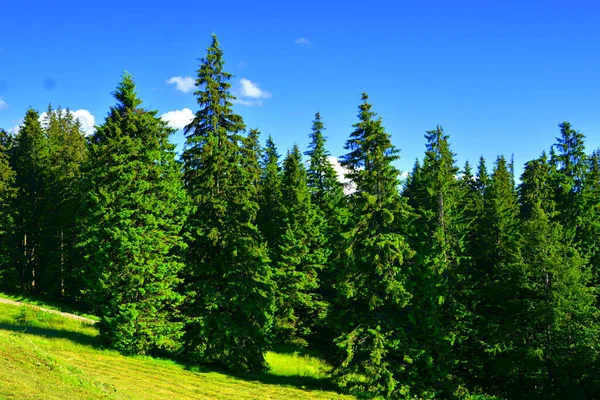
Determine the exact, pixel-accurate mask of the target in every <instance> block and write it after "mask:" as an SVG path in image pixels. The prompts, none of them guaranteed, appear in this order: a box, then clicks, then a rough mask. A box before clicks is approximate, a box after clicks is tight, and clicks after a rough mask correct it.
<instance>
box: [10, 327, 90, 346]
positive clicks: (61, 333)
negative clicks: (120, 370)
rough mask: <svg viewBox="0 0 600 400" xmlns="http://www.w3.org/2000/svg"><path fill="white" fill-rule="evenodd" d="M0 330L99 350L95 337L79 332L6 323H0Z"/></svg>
mask: <svg viewBox="0 0 600 400" xmlns="http://www.w3.org/2000/svg"><path fill="white" fill-rule="evenodd" d="M0 329H2V330H5V331H12V332H20V333H27V334H30V335H36V336H42V337H45V338H49V339H68V340H70V341H72V342H75V343H79V344H82V345H84V346H90V347H93V348H97V349H98V348H101V346H100V341H99V340H98V338H97V337H93V336H90V335H86V334H83V333H79V332H72V331H66V330H58V329H50V328H41V327H37V326H31V325H14V324H7V323H0Z"/></svg>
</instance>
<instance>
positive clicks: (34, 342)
mask: <svg viewBox="0 0 600 400" xmlns="http://www.w3.org/2000/svg"><path fill="white" fill-rule="evenodd" d="M97 335H98V332H97V329H96V328H95V327H94V326H93V325H90V324H86V323H84V322H80V321H75V320H71V319H68V318H65V317H62V316H59V315H55V314H50V313H48V312H44V311H42V310H40V309H39V308H36V307H30V306H15V305H9V304H0V382H1V384H0V399H1V400H5V399H61V400H63V399H351V398H352V397H350V396H343V395H340V394H338V393H336V392H335V387H334V386H333V385H332V384H331V382H330V381H329V379H328V372H329V367H328V366H327V364H325V363H324V362H323V361H321V360H319V359H318V358H316V357H314V356H311V355H307V354H301V353H298V352H292V351H286V352H270V353H268V354H267V360H268V362H269V365H270V371H269V372H268V373H266V374H262V375H254V376H237V377H236V376H230V375H226V374H223V373H219V372H215V371H207V370H202V369H196V368H187V367H185V366H182V365H180V364H178V363H176V362H174V361H170V360H161V359H155V358H151V357H126V356H123V355H121V354H119V353H118V352H115V351H112V350H106V349H103V348H101V346H100V344H99V341H98V339H97Z"/></svg>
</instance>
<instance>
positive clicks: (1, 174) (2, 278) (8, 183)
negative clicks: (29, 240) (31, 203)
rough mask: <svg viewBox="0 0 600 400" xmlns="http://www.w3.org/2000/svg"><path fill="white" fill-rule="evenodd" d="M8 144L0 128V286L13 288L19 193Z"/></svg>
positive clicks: (4, 133) (3, 131) (6, 134)
mask: <svg viewBox="0 0 600 400" xmlns="http://www.w3.org/2000/svg"><path fill="white" fill-rule="evenodd" d="M8 145H9V143H8V133H7V132H6V131H5V130H4V129H0V287H4V288H6V289H12V288H14V285H15V281H16V276H15V272H16V271H15V270H14V268H11V265H10V261H11V257H10V255H11V253H12V249H11V242H10V235H11V234H12V233H13V230H14V228H15V226H14V222H15V221H14V210H13V200H14V198H15V196H16V194H17V193H16V187H15V172H14V171H13V169H12V167H11V165H10V160H9V153H8Z"/></svg>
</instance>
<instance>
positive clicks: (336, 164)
mask: <svg viewBox="0 0 600 400" xmlns="http://www.w3.org/2000/svg"><path fill="white" fill-rule="evenodd" d="M328 158H329V162H330V163H331V166H332V167H333V169H334V170H335V172H337V175H338V179H339V181H340V182H341V183H342V184H343V185H344V193H346V194H351V193H354V192H355V191H356V187H355V186H354V184H353V183H352V181H351V180H350V179H348V178H346V173H348V170H347V169H346V168H344V167H342V165H341V164H340V161H339V160H338V158H337V157H333V156H329V157H328Z"/></svg>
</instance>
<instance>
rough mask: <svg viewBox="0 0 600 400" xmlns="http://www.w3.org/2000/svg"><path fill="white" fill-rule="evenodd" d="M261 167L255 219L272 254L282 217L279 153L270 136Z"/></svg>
mask: <svg viewBox="0 0 600 400" xmlns="http://www.w3.org/2000/svg"><path fill="white" fill-rule="evenodd" d="M261 168H262V173H261V179H260V188H259V193H260V194H259V210H258V215H257V218H256V221H257V225H258V228H259V229H260V232H261V233H262V235H263V237H264V238H265V240H266V241H267V244H268V247H269V252H270V254H272V252H273V250H274V249H275V248H276V246H277V244H276V242H277V240H279V238H280V237H281V235H282V234H283V231H282V230H281V223H280V221H281V219H282V218H283V209H282V207H283V206H282V193H281V167H280V166H279V154H278V153H277V146H276V145H275V142H274V141H273V138H272V137H271V136H269V137H268V138H267V142H266V145H265V152H264V154H263V159H262V164H261Z"/></svg>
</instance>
